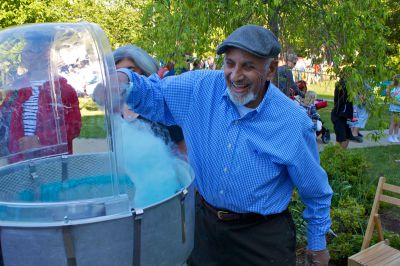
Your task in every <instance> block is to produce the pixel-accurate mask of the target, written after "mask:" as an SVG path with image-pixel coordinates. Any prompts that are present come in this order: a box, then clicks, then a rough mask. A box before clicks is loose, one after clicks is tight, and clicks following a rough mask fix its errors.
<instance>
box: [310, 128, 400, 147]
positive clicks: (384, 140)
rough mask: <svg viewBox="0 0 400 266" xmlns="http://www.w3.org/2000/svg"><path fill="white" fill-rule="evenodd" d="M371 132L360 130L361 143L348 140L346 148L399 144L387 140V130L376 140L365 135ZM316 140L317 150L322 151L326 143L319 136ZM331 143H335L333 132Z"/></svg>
mask: <svg viewBox="0 0 400 266" xmlns="http://www.w3.org/2000/svg"><path fill="white" fill-rule="evenodd" d="M371 132H372V131H361V134H363V135H364V141H363V142H362V143H358V142H354V141H350V143H349V146H348V148H349V149H357V148H366V147H374V146H387V145H399V144H398V143H390V142H388V141H387V134H388V130H385V131H384V133H385V134H386V136H385V137H382V138H381V139H380V140H379V141H378V142H375V141H373V140H371V139H370V138H368V137H367V136H368V134H370V133H371ZM317 142H318V150H319V151H322V150H323V148H324V147H325V146H326V144H323V143H322V141H321V139H320V138H318V140H317ZM331 143H333V144H335V143H336V135H335V134H334V133H331Z"/></svg>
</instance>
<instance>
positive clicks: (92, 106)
mask: <svg viewBox="0 0 400 266" xmlns="http://www.w3.org/2000/svg"><path fill="white" fill-rule="evenodd" d="M79 109H80V110H83V109H86V110H88V111H99V110H100V108H99V106H98V105H97V104H96V103H95V102H94V101H93V99H92V98H90V97H84V98H83V97H80V98H79Z"/></svg>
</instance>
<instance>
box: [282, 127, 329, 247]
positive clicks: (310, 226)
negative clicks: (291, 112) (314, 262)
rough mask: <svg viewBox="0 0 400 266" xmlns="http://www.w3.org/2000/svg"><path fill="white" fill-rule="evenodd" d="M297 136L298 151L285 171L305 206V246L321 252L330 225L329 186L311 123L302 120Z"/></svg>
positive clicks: (324, 245)
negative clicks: (306, 243) (300, 130)
mask: <svg viewBox="0 0 400 266" xmlns="http://www.w3.org/2000/svg"><path fill="white" fill-rule="evenodd" d="M299 135H300V136H299V137H298V138H297V139H295V143H294V145H297V147H298V148H297V152H296V154H295V155H294V157H293V160H292V161H293V162H292V163H291V165H290V166H289V167H288V171H289V175H290V177H291V180H292V181H293V183H294V184H295V186H296V187H297V189H298V190H299V194H300V197H301V199H302V201H303V203H304V204H305V206H306V208H305V210H304V213H303V217H304V219H305V220H306V221H307V238H308V249H309V250H312V251H321V250H324V249H326V240H325V235H326V233H327V232H328V230H329V228H330V226H331V220H330V215H329V212H330V205H331V198H332V189H331V187H330V185H329V182H328V176H327V174H326V172H325V170H324V169H323V168H322V167H321V166H320V162H319V155H318V149H317V143H316V140H315V132H314V131H313V130H312V125H311V124H310V123H307V122H304V123H303V129H302V133H300V132H299Z"/></svg>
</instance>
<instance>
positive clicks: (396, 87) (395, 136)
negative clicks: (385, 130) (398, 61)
mask: <svg viewBox="0 0 400 266" xmlns="http://www.w3.org/2000/svg"><path fill="white" fill-rule="evenodd" d="M388 88H389V89H388V90H387V91H386V95H389V99H390V105H389V112H390V114H391V120H390V126H389V136H388V141H389V142H391V143H399V142H400V141H399V123H400V120H399V119H400V74H397V75H395V76H394V77H393V81H392V83H391V84H390V85H389V86H388Z"/></svg>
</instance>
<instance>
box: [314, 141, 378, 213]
mask: <svg viewBox="0 0 400 266" xmlns="http://www.w3.org/2000/svg"><path fill="white" fill-rule="evenodd" d="M320 157H321V166H322V167H323V168H324V169H325V171H326V172H327V174H328V178H329V182H330V185H331V187H332V189H333V192H334V195H333V199H332V206H337V204H338V201H339V200H340V199H342V198H345V197H349V196H351V197H354V198H356V199H357V201H358V202H362V203H364V202H366V201H367V199H370V198H371V197H372V198H373V193H372V196H371V194H369V191H370V186H371V184H370V182H369V180H368V178H367V167H368V164H367V160H366V158H365V156H364V155H363V153H362V152H361V151H360V150H355V149H353V150H344V149H342V148H340V147H339V146H338V145H327V146H326V147H325V148H324V150H323V151H322V152H321V155H320ZM366 192H368V193H366Z"/></svg>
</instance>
